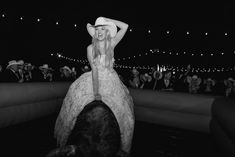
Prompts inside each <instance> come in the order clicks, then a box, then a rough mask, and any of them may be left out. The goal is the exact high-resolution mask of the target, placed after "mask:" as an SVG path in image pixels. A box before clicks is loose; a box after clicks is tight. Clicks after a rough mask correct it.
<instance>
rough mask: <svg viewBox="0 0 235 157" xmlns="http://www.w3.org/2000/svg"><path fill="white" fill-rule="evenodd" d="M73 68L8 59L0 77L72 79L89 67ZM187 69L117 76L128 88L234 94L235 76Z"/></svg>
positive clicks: (4, 79)
mask: <svg viewBox="0 0 235 157" xmlns="http://www.w3.org/2000/svg"><path fill="white" fill-rule="evenodd" d="M76 68H77V69H78V70H76ZM76 68H75V67H71V68H70V67H69V66H68V65H64V66H62V67H59V68H57V69H55V68H54V69H53V68H52V67H50V66H49V65H48V64H43V65H41V66H38V67H37V66H35V65H32V64H31V63H25V62H24V61H23V60H18V61H16V60H11V61H9V62H8V65H7V66H6V67H5V68H4V67H3V66H1V65H0V81H1V82H19V83H23V82H52V81H74V80H76V79H77V78H78V77H79V76H80V75H81V74H82V73H84V72H88V71H90V70H91V69H90V67H89V66H88V65H85V66H82V67H76ZM191 69H192V68H191V66H190V65H188V67H187V71H186V72H184V73H175V72H173V71H170V70H162V69H161V70H159V69H158V68H156V66H154V67H152V69H151V70H150V71H146V70H145V71H140V70H137V69H136V68H133V69H132V70H131V71H129V72H127V73H128V74H126V76H131V77H129V78H125V76H124V75H123V73H122V74H121V73H119V77H120V79H121V80H122V81H123V83H124V84H125V85H126V86H127V87H130V88H138V89H151V90H155V91H176V92H188V93H192V94H195V93H199V94H215V95H217V94H219V95H224V96H226V97H234V95H235V79H234V78H233V77H232V76H231V77H227V78H224V79H222V80H220V79H213V78H212V77H200V76H199V75H197V74H196V73H192V70H191ZM117 71H118V70H117ZM130 74H131V75H130Z"/></svg>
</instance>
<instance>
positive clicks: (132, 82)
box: [129, 68, 140, 88]
mask: <svg viewBox="0 0 235 157" xmlns="http://www.w3.org/2000/svg"><path fill="white" fill-rule="evenodd" d="M129 84H130V86H131V87H132V88H139V86H140V78H139V72H138V70H137V69H135V68H133V69H132V79H131V80H129Z"/></svg>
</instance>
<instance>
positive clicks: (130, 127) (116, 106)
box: [54, 54, 135, 153]
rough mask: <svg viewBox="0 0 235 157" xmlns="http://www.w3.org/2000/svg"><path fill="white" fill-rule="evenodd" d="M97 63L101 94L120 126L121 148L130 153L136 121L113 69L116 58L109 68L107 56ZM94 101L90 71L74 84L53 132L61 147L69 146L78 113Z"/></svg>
mask: <svg viewBox="0 0 235 157" xmlns="http://www.w3.org/2000/svg"><path fill="white" fill-rule="evenodd" d="M94 62H95V65H96V66H97V69H98V80H99V93H100V95H101V97H102V101H103V102H104V103H105V104H106V105H107V106H108V107H109V108H110V109H111V110H112V112H113V113H114V115H115V117H116V119H117V122H118V124H119V128H120V133H121V149H122V150H123V151H125V152H127V153H129V152H130V149H131V143H132V137H133V131H134V122H135V119H134V109H133V107H134V104H133V99H132V97H131V95H130V94H129V91H128V89H127V87H126V86H125V85H124V84H123V83H122V81H121V80H120V79H119V77H118V74H117V73H116V71H115V70H114V69H113V64H114V58H112V60H111V61H110V62H109V63H108V64H109V66H107V60H106V56H105V54H102V55H100V56H98V57H97V58H96V59H95V60H94ZM94 99H95V97H94V94H93V86H92V72H91V71H89V72H86V73H83V74H82V75H81V76H80V77H79V78H78V79H77V80H75V81H74V82H73V83H72V84H71V86H70V87H69V90H68V92H67V94H66V96H65V98H64V101H63V104H62V106H61V110H60V113H59V115H58V117H57V120H56V124H55V130H54V135H55V138H56V139H57V144H58V145H59V146H60V147H63V146H65V145H66V142H67V140H68V137H69V135H70V133H71V131H72V129H73V128H74V125H75V123H76V118H77V116H78V115H79V113H80V112H81V111H82V110H83V108H84V107H85V106H86V105H87V104H89V103H90V102H92V101H94Z"/></svg>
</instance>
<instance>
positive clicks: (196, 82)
mask: <svg viewBox="0 0 235 157" xmlns="http://www.w3.org/2000/svg"><path fill="white" fill-rule="evenodd" d="M187 82H188V90H189V93H191V94H196V93H198V90H199V89H200V84H201V82H202V80H201V78H199V77H198V76H197V75H193V76H192V77H191V76H188V77H187Z"/></svg>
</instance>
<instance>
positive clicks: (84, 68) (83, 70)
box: [81, 65, 90, 73]
mask: <svg viewBox="0 0 235 157" xmlns="http://www.w3.org/2000/svg"><path fill="white" fill-rule="evenodd" d="M81 70H82V72H83V73H85V72H88V71H90V68H89V67H88V66H87V65H85V66H84V67H82V68H81Z"/></svg>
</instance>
